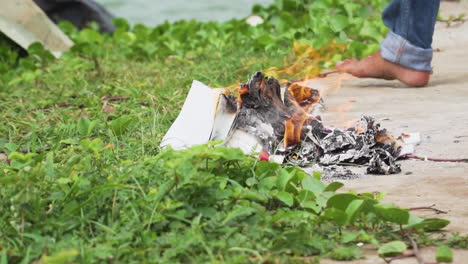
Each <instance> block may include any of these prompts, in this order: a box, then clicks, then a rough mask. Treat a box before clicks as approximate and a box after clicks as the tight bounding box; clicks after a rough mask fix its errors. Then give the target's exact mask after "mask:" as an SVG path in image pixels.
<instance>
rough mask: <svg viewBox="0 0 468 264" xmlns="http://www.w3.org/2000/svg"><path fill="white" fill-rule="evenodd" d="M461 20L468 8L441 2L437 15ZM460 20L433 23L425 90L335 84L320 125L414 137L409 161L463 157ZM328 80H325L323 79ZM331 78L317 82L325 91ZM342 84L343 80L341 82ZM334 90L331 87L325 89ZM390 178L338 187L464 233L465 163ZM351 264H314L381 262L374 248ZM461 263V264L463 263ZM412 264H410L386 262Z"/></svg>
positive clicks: (430, 258) (467, 125) (405, 164)
mask: <svg viewBox="0 0 468 264" xmlns="http://www.w3.org/2000/svg"><path fill="white" fill-rule="evenodd" d="M461 13H466V14H468V2H463V1H462V2H461V3H457V2H442V4H441V14H442V16H443V17H448V16H449V15H459V14H461ZM467 47H468V22H466V23H461V24H458V25H457V24H454V25H452V26H451V27H447V25H446V23H442V22H438V23H437V26H436V32H435V35H434V43H433V48H434V50H435V53H434V60H433V71H434V73H433V75H432V76H431V81H430V83H429V85H428V86H427V87H424V88H410V87H406V86H405V85H403V84H401V83H399V82H397V81H383V80H375V79H352V80H346V81H343V83H342V89H341V90H340V91H339V92H333V93H331V94H330V93H329V94H330V95H328V96H327V97H326V98H325V102H326V105H327V107H328V109H327V111H326V112H325V113H324V114H323V120H325V122H328V124H329V125H335V126H338V127H339V126H344V125H345V124H346V122H347V121H350V120H354V119H358V118H359V117H360V116H361V115H370V116H373V117H374V118H376V119H377V120H379V121H380V123H381V125H382V127H385V128H387V129H388V130H389V131H390V133H392V134H393V135H396V136H398V135H400V134H401V133H412V132H419V133H420V134H421V138H422V142H421V144H420V145H419V146H417V147H416V152H415V155H418V156H427V157H433V158H468V63H467V62H468V52H467V50H466V48H467ZM328 78H330V79H328ZM333 78H335V80H336V78H337V77H336V75H335V76H332V75H330V76H329V77H327V78H325V79H322V80H321V82H323V86H324V87H326V86H333V85H332V84H333V83H335V84H336V82H335V81H333ZM347 79H349V78H348V77H347ZM331 88H334V87H331ZM401 168H402V170H403V171H402V172H401V173H400V174H397V175H388V176H372V175H367V176H365V177H363V178H360V179H356V180H350V181H346V186H347V188H348V189H353V190H356V191H358V192H369V191H383V192H387V193H388V194H387V197H386V198H385V201H386V202H389V203H395V204H397V205H399V206H403V207H420V206H430V205H433V204H435V205H436V207H437V208H438V209H441V210H444V211H447V212H448V213H447V214H443V215H437V214H435V213H434V212H432V211H424V210H423V211H415V214H417V215H420V216H426V217H442V218H445V219H448V220H450V221H451V224H450V225H449V226H448V227H447V228H446V232H459V233H461V234H464V235H467V234H468V202H467V201H468V163H449V162H430V161H420V160H405V161H401ZM366 252H367V253H366V257H365V259H362V260H357V261H353V262H336V261H331V260H324V261H322V262H321V263H350V264H351V263H353V264H354V263H373V264H378V263H385V262H384V261H383V260H382V259H380V258H379V257H378V256H377V254H376V251H375V250H366ZM422 252H423V253H424V256H425V260H426V262H434V261H435V257H434V255H435V254H434V252H435V249H434V248H425V249H423V250H422ZM463 259H465V260H463ZM467 259H468V250H455V261H454V263H456V264H463V263H468V261H467ZM392 263H393V264H406V263H408V264H410V263H418V262H417V260H416V258H409V259H404V260H398V261H394V262H392Z"/></svg>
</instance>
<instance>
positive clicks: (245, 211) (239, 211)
mask: <svg viewBox="0 0 468 264" xmlns="http://www.w3.org/2000/svg"><path fill="white" fill-rule="evenodd" d="M254 212H255V209H254V208H252V207H239V208H236V209H234V210H232V211H230V212H229V213H228V215H227V216H226V218H225V219H224V221H223V222H222V225H225V224H227V223H228V222H229V221H231V220H233V219H235V218H238V217H241V216H248V215H251V214H252V213H254Z"/></svg>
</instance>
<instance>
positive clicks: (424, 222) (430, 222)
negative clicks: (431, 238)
mask: <svg viewBox="0 0 468 264" xmlns="http://www.w3.org/2000/svg"><path fill="white" fill-rule="evenodd" d="M449 224H450V221H449V220H446V219H440V218H427V219H424V218H419V217H415V216H411V217H410V221H408V225H406V226H404V228H405V229H409V228H413V229H423V230H425V231H437V230H440V229H442V228H444V227H446V226H447V225H449Z"/></svg>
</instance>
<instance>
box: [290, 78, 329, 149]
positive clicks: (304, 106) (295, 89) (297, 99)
mask: <svg viewBox="0 0 468 264" xmlns="http://www.w3.org/2000/svg"><path fill="white" fill-rule="evenodd" d="M288 92H289V95H291V96H288V98H286V99H287V100H289V103H290V104H291V105H292V107H293V109H294V110H293V113H292V117H291V118H289V119H288V120H286V121H285V123H284V125H285V130H284V145H285V147H287V148H289V147H293V146H295V145H297V144H298V143H299V142H300V141H301V133H302V128H303V126H304V122H305V121H306V120H307V119H309V118H313V117H312V116H310V115H309V114H310V113H311V112H312V110H313V109H314V106H315V105H316V104H317V103H319V102H320V93H319V92H318V91H317V90H314V89H312V88H309V87H306V86H302V85H299V84H297V83H292V84H291V85H289V87H288Z"/></svg>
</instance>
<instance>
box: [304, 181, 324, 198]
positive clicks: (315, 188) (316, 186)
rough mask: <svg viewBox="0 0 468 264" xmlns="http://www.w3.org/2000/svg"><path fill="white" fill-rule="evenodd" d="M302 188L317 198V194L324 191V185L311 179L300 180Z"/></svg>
mask: <svg viewBox="0 0 468 264" xmlns="http://www.w3.org/2000/svg"><path fill="white" fill-rule="evenodd" d="M302 187H303V188H304V189H305V190H308V191H311V192H313V193H314V194H315V196H317V195H318V194H319V193H322V192H323V191H324V190H325V184H323V182H321V181H319V180H317V179H315V178H313V177H306V178H304V179H303V180H302Z"/></svg>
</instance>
